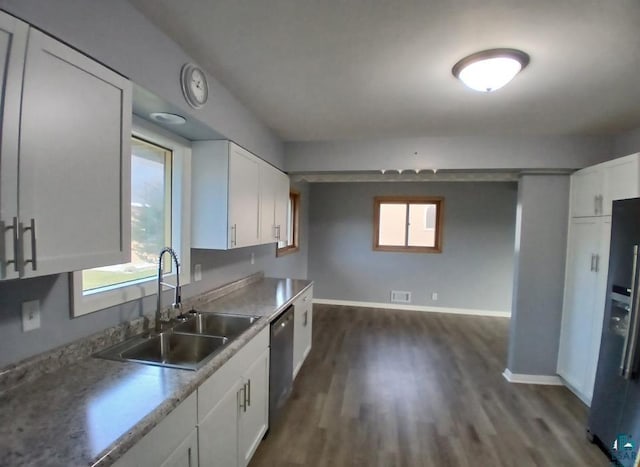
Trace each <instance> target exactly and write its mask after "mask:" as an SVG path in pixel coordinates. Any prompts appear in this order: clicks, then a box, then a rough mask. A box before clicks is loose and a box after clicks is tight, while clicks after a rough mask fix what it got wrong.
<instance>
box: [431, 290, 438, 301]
mask: <svg viewBox="0 0 640 467" xmlns="http://www.w3.org/2000/svg"><path fill="white" fill-rule="evenodd" d="M431 300H433V301H434V302H437V301H438V292H431Z"/></svg>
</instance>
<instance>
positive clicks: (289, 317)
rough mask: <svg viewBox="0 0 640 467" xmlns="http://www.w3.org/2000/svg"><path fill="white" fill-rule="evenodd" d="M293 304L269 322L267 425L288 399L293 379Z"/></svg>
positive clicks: (274, 420) (271, 422)
mask: <svg viewBox="0 0 640 467" xmlns="http://www.w3.org/2000/svg"><path fill="white" fill-rule="evenodd" d="M292 375H293V306H290V307H289V308H287V309H286V310H285V311H284V312H283V313H282V314H281V315H280V316H279V317H278V318H277V319H276V320H275V321H273V322H272V323H271V350H270V362H269V426H270V427H271V426H273V424H274V423H275V422H276V421H277V419H278V415H279V413H280V412H281V409H282V407H283V406H284V404H285V403H286V402H287V399H289V395H290V394H291V385H292V381H293V376H292Z"/></svg>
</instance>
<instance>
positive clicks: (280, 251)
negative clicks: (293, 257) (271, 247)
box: [276, 246, 300, 258]
mask: <svg viewBox="0 0 640 467" xmlns="http://www.w3.org/2000/svg"><path fill="white" fill-rule="evenodd" d="M297 251H300V247H299V246H286V247H284V248H276V257H277V258H279V257H280V256H286V255H290V254H292V253H296V252H297Z"/></svg>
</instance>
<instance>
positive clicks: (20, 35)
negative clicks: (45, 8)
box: [0, 11, 29, 279]
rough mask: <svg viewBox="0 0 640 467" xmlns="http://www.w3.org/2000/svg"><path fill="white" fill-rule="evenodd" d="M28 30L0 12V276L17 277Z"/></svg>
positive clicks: (6, 277)
mask: <svg viewBox="0 0 640 467" xmlns="http://www.w3.org/2000/svg"><path fill="white" fill-rule="evenodd" d="M28 30H29V26H28V25H27V24H26V23H23V22H22V21H20V20H18V19H16V18H14V17H13V16H10V15H7V14H6V13H3V12H1V11H0V66H2V71H1V72H0V92H1V93H2V99H1V100H0V102H1V103H2V131H1V132H0V138H2V139H1V140H0V279H14V278H17V277H18V263H17V256H18V254H17V248H18V246H19V242H18V241H17V238H16V236H17V228H18V227H17V223H18V147H19V143H18V141H19V134H20V130H19V128H20V99H21V96H22V72H23V69H24V57H25V53H26V48H27V33H28ZM14 219H15V222H14Z"/></svg>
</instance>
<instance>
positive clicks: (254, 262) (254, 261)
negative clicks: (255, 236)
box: [251, 251, 256, 264]
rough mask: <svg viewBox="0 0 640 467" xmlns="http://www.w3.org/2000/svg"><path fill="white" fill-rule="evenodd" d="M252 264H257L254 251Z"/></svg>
mask: <svg viewBox="0 0 640 467" xmlns="http://www.w3.org/2000/svg"><path fill="white" fill-rule="evenodd" d="M251 264H256V254H255V253H254V252H253V251H252V252H251Z"/></svg>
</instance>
